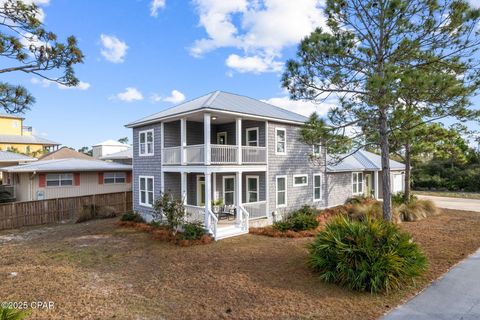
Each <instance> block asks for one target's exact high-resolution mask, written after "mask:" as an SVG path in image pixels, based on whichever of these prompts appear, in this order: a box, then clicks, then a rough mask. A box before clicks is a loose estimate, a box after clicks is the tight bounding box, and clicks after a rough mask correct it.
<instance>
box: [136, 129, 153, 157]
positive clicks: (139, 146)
mask: <svg viewBox="0 0 480 320" xmlns="http://www.w3.org/2000/svg"><path fill="white" fill-rule="evenodd" d="M149 132H151V133H152V152H151V153H148V148H147V133H149ZM143 133H144V134H145V153H142V148H141V142H140V141H141V140H140V137H141V136H142V134H143ZM154 154H155V134H154V132H153V129H149V130H143V131H139V132H138V155H139V156H140V157H148V156H153V155H154Z"/></svg>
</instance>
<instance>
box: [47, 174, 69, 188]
mask: <svg viewBox="0 0 480 320" xmlns="http://www.w3.org/2000/svg"><path fill="white" fill-rule="evenodd" d="M46 182H47V187H64V186H73V173H59V174H53V173H52V174H47V177H46Z"/></svg>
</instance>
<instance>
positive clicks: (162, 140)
mask: <svg viewBox="0 0 480 320" xmlns="http://www.w3.org/2000/svg"><path fill="white" fill-rule="evenodd" d="M164 148H165V127H164V124H163V122H160V158H161V159H160V161H161V163H164V162H165V160H164V157H163V154H164V152H163V149H164ZM162 180H163V179H162ZM162 192H163V191H162Z"/></svg>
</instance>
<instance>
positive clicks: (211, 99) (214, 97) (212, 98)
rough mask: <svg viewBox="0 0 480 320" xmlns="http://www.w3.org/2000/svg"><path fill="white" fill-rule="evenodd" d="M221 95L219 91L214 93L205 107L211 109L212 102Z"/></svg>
mask: <svg viewBox="0 0 480 320" xmlns="http://www.w3.org/2000/svg"><path fill="white" fill-rule="evenodd" d="M219 94H220V91H219V90H217V91H215V92H213V93H212V95H211V96H210V98H208V100H207V101H206V102H205V107H210V105H211V104H212V102H213V101H214V100H215V99H216V98H217V97H218V95H219Z"/></svg>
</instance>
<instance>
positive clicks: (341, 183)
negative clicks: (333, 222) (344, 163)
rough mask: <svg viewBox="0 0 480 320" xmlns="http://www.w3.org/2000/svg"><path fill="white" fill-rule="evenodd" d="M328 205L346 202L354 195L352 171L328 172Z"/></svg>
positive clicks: (332, 205)
mask: <svg viewBox="0 0 480 320" xmlns="http://www.w3.org/2000/svg"><path fill="white" fill-rule="evenodd" d="M327 179H328V189H327V192H328V206H329V207H334V206H338V205H341V204H344V203H345V201H346V200H347V199H348V198H350V197H351V196H352V172H339V173H328V175H327Z"/></svg>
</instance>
